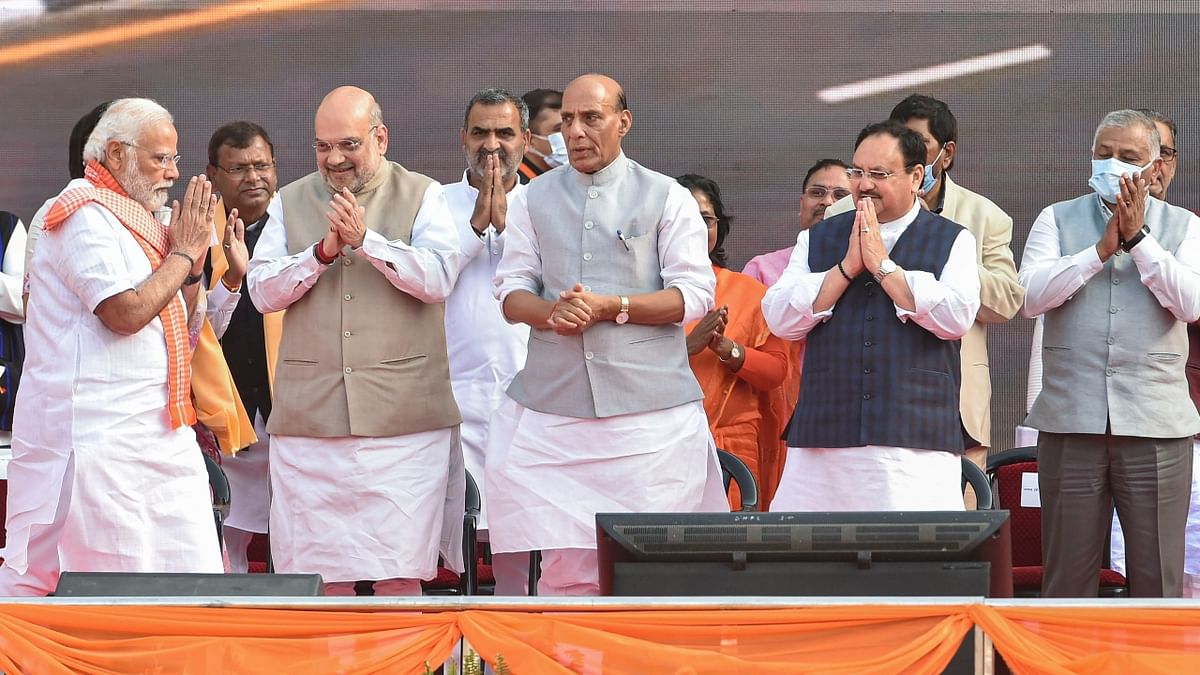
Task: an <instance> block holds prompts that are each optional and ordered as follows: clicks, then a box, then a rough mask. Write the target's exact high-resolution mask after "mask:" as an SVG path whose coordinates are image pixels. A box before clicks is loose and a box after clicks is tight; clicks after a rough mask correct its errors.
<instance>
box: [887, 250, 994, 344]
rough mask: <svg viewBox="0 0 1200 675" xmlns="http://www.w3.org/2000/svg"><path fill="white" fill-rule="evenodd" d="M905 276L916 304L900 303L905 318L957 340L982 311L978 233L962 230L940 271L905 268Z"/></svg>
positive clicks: (898, 315) (899, 314)
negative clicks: (905, 305) (909, 307)
mask: <svg viewBox="0 0 1200 675" xmlns="http://www.w3.org/2000/svg"><path fill="white" fill-rule="evenodd" d="M904 278H905V280H907V281H908V287H909V289H910V290H911V291H912V294H913V300H914V301H915V304H916V308H915V311H912V312H910V311H908V310H906V309H902V308H900V307H896V316H897V317H898V318H899V319H900V320H901V321H908V320H909V319H912V320H913V321H914V322H916V324H917V325H918V326H920V327H922V328H924V329H925V330H927V331H929V332H930V333H933V334H934V335H936V336H937V337H939V338H941V339H943V340H957V339H959V338H961V337H962V336H963V335H966V333H967V331H968V330H970V329H971V326H972V325H974V323H975V315H976V314H978V313H979V266H978V263H977V262H976V259H975V236H974V235H972V234H971V233H970V232H968V231H967V230H965V229H964V230H963V231H962V232H959V233H958V237H956V238H955V240H954V245H953V246H951V248H950V256H949V257H948V258H947V259H946V264H945V265H943V266H942V273H941V274H940V275H938V276H937V277H935V276H933V275H932V274H930V273H929V272H920V271H917V272H914V271H911V270H904Z"/></svg>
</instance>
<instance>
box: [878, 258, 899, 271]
mask: <svg viewBox="0 0 1200 675" xmlns="http://www.w3.org/2000/svg"><path fill="white" fill-rule="evenodd" d="M879 271H880V272H883V273H884V274H891V273H892V272H895V271H896V261H894V260H890V259H889V260H884V261H883V262H881V263H879Z"/></svg>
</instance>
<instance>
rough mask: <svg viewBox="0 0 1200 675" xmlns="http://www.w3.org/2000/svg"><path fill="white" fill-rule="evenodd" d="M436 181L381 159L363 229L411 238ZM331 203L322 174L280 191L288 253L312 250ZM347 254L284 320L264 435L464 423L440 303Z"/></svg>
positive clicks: (365, 195) (366, 196)
mask: <svg viewBox="0 0 1200 675" xmlns="http://www.w3.org/2000/svg"><path fill="white" fill-rule="evenodd" d="M432 182H433V181H432V180H431V179H429V178H427V177H425V176H422V175H420V174H417V173H412V172H409V171H407V170H405V168H404V167H402V166H400V165H399V164H396V163H394V162H388V161H385V162H383V163H382V165H381V166H380V168H379V173H378V174H376V176H375V177H374V178H373V179H371V181H370V182H369V183H367V185H365V186H364V187H363V189H362V190H360V191H359V192H357V193H356V194H355V199H356V200H357V201H358V203H359V205H360V206H362V207H363V208H364V209H366V213H365V215H364V220H365V221H366V226H367V228H368V229H371V230H374V231H376V232H378V233H379V234H381V235H383V237H384V238H385V239H388V240H389V241H394V240H397V239H399V240H401V241H403V242H405V243H407V242H409V241H410V240H411V238H412V227H413V222H414V221H415V219H416V215H417V211H418V210H419V209H420V206H421V200H422V198H423V197H424V195H425V190H426V189H427V188H428V187H429V185H430V183H432ZM331 197H332V193H330V191H329V188H328V187H327V186H326V185H325V181H324V180H323V179H322V178H321V176H320V174H318V173H312V174H309V175H308V176H305V177H304V178H301V179H300V180H298V181H296V182H294V183H291V184H289V185H287V186H285V187H283V188H282V189H281V190H280V191H279V198H280V199H281V200H283V218H284V221H285V222H284V228H285V229H286V230H287V243H288V253H289V254H292V255H294V254H296V253H299V252H300V251H303V250H305V249H308V248H311V247H312V246H313V244H315V243H316V242H318V241H320V240H321V238H322V237H324V236H325V233H326V232H328V231H329V221H327V220H326V219H325V215H324V214H325V211H326V210H328V208H329V207H328V204H329V200H330V198H331ZM345 253H346V255H345V256H343V257H342V258H339V259H338V260H336V261H334V263H333V264H332V265H330V266H329V267H328V268H326V269H325V271H323V272H321V276H320V278H319V279H317V282H316V283H315V284H313V287H312V288H310V289H308V292H306V293H305V294H304V295H303V296H301V298H300V299H299V300H297V301H296V302H294V303H292V305H291V306H290V307H288V309H287V312H286V313H285V314H284V315H283V337H282V339H281V341H280V345H279V360H278V362H277V365H276V369H275V401H274V407H273V409H272V410H271V419H270V420H269V421H268V422H267V431H268V432H270V433H272V434H287V435H291V436H312V437H318V438H328V437H338V436H367V437H382V436H402V435H405V434H412V433H417V432H421V431H432V430H434V429H444V428H446V427H449V426H453V425H455V424H458V423H459V422H460V421H462V417H461V416H460V415H459V412H458V406H457V405H456V404H455V402H454V394H453V392H452V391H451V388H450V366H449V363H448V361H447V358H446V330H445V319H444V318H443V317H444V312H443V306H442V304H441V303H436V304H426V303H424V302H421V301H420V300H418V299H416V298H414V297H412V296H411V295H408V294H407V293H404V292H402V291H399V290H397V289H396V288H395V287H394V286H392V284H391V282H389V281H388V280H387V278H386V277H384V276H383V275H382V274H380V272H379V271H378V270H376V269H375V268H374V267H372V266H371V264H370V263H369V262H368V261H367V260H365V259H364V258H361V257H359V256H358V255H356V254H354V253H351V252H350V251H349V250H348V249H347V250H346V251H345Z"/></svg>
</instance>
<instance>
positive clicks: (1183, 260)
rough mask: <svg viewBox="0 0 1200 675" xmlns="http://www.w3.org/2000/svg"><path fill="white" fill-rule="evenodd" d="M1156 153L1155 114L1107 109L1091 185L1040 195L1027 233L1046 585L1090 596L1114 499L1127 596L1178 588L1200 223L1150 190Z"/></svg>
mask: <svg viewBox="0 0 1200 675" xmlns="http://www.w3.org/2000/svg"><path fill="white" fill-rule="evenodd" d="M1162 164H1163V158H1162V149H1161V138H1160V136H1159V131H1158V129H1157V128H1156V125H1155V124H1154V120H1153V119H1152V118H1150V117H1149V116H1147V115H1146V114H1145V113H1142V112H1139V111H1136V110H1116V111H1113V112H1110V113H1108V114H1107V115H1105V117H1104V119H1102V120H1101V122H1100V124H1099V125H1098V126H1097V128H1096V134H1095V137H1094V139H1093V141H1092V176H1091V179H1090V180H1089V181H1088V186H1089V187H1091V188H1092V192H1091V193H1088V194H1086V195H1084V196H1082V197H1077V198H1075V199H1072V200H1068V201H1064V202H1059V203H1057V204H1053V205H1051V206H1048V207H1046V208H1045V209H1044V210H1043V211H1042V212H1041V214H1039V215H1038V218H1037V220H1035V221H1034V224H1033V227H1032V229H1031V230H1030V233H1029V239H1028V241H1027V242H1026V245H1025V255H1024V256H1023V258H1022V263H1021V272H1020V281H1021V285H1022V286H1024V287H1025V289H1026V296H1025V306H1024V309H1023V313H1024V314H1025V315H1026V316H1027V317H1030V318H1032V317H1035V316H1039V315H1044V317H1045V319H1044V333H1043V347H1042V358H1043V362H1042V391H1041V393H1040V394H1039V395H1038V397H1037V400H1036V401H1035V402H1034V404H1033V409H1032V410H1031V411H1030V413H1029V417H1028V418H1027V419H1026V421H1025V424H1026V425H1028V426H1029V427H1032V428H1034V429H1037V430H1038V439H1037V444H1038V483H1039V489H1040V494H1041V508H1042V557H1043V560H1044V563H1045V579H1044V582H1043V584H1042V594H1043V595H1045V596H1050V597H1089V596H1090V597H1095V595H1096V594H1097V592H1098V588H1099V583H1098V574H1099V569H1100V565H1101V560H1102V554H1103V545H1104V540H1105V534H1106V533H1107V531H1108V528H1109V518H1110V515H1111V507H1112V505H1113V504H1115V506H1116V510H1117V514H1118V516H1119V517H1120V519H1121V523H1122V526H1123V527H1124V532H1125V541H1126V544H1127V550H1128V556H1127V561H1126V562H1127V575H1126V578H1127V579H1128V581H1129V591H1130V594H1131V595H1134V596H1138V597H1179V596H1180V594H1181V592H1182V590H1183V588H1182V587H1183V572H1184V528H1185V522H1186V519H1187V513H1188V501H1189V493H1190V491H1191V476H1192V461H1193V458H1192V436H1193V435H1194V434H1196V433H1197V432H1200V414H1198V413H1197V411H1196V406H1195V405H1194V404H1193V403H1192V401H1191V400H1189V398H1188V383H1187V377H1186V375H1185V358H1186V357H1185V356H1184V355H1185V354H1186V353H1187V351H1188V333H1187V324H1188V323H1191V322H1193V321H1196V319H1197V318H1200V279H1198V277H1197V274H1198V273H1200V219H1198V218H1197V217H1196V215H1195V214H1192V213H1190V212H1189V211H1187V210H1186V209H1182V208H1179V207H1176V206H1171V205H1169V204H1167V203H1165V202H1163V201H1161V200H1159V199H1156V198H1154V197H1151V196H1149V195H1148V194H1147V193H1148V191H1149V188H1150V185H1151V184H1153V182H1154V176H1155V174H1156V173H1157V172H1158V171H1159V169H1160V167H1161V166H1162ZM1168 183H1169V181H1168ZM1160 194H1163V193H1162V192H1161V191H1160Z"/></svg>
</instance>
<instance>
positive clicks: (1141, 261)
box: [1130, 216, 1200, 323]
mask: <svg viewBox="0 0 1200 675" xmlns="http://www.w3.org/2000/svg"><path fill="white" fill-rule="evenodd" d="M1130 255H1131V256H1132V257H1133V262H1134V264H1135V265H1137V268H1138V273H1139V275H1140V276H1141V279H1142V283H1143V284H1145V286H1146V288H1148V289H1150V292H1151V293H1153V294H1154V297H1155V298H1156V299H1157V300H1158V302H1159V304H1160V305H1162V306H1163V308H1164V309H1166V310H1167V311H1169V312H1171V314H1173V315H1174V316H1175V318H1176V319H1179V320H1180V321H1184V322H1187V323H1191V322H1193V321H1195V320H1196V319H1197V318H1200V218H1197V217H1196V216H1192V217H1191V219H1189V220H1188V223H1187V233H1186V234H1185V235H1184V238H1183V241H1182V242H1181V243H1180V244H1179V248H1178V249H1177V250H1176V251H1175V254H1174V255H1172V254H1171V252H1170V251H1168V250H1166V249H1164V248H1163V247H1162V245H1161V244H1159V243H1158V241H1157V240H1156V239H1154V234H1153V233H1151V234H1147V235H1146V236H1145V237H1144V238H1143V239H1142V241H1141V243H1139V244H1138V245H1137V246H1134V247H1133V250H1132V251H1130Z"/></svg>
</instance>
